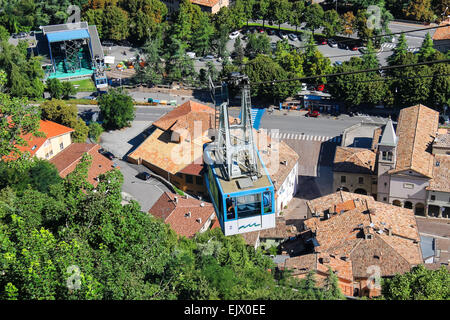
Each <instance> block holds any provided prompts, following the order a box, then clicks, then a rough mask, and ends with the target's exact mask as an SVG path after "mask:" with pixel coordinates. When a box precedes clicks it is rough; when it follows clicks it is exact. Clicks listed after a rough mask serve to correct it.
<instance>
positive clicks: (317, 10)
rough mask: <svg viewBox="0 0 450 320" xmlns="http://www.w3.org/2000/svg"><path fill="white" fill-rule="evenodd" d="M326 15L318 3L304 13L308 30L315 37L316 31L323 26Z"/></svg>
mask: <svg viewBox="0 0 450 320" xmlns="http://www.w3.org/2000/svg"><path fill="white" fill-rule="evenodd" d="M324 14H325V13H324V11H323V9H322V7H321V6H320V5H319V4H317V3H314V4H312V5H310V6H308V7H307V8H306V10H305V13H304V19H305V22H306V28H307V29H308V30H310V31H311V32H312V34H313V35H314V31H315V30H316V29H319V28H320V27H321V26H323V22H324V20H323V19H324Z"/></svg>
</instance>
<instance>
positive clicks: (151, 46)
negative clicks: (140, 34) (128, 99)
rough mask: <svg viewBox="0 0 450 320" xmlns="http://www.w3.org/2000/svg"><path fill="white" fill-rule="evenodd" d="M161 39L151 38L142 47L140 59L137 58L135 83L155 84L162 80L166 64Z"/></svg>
mask: <svg viewBox="0 0 450 320" xmlns="http://www.w3.org/2000/svg"><path fill="white" fill-rule="evenodd" d="M161 55H162V49H161V39H159V38H157V39H149V40H147V42H146V43H145V45H144V46H143V47H141V48H140V52H139V56H138V59H136V64H135V69H136V74H135V76H134V78H133V81H134V82H135V83H139V84H143V83H145V84H147V85H149V86H153V85H156V84H160V83H161V82H162V78H163V73H164V64H163V61H162V60H161Z"/></svg>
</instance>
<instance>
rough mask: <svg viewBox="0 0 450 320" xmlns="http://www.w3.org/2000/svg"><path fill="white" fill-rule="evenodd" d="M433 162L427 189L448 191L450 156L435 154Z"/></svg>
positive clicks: (449, 186)
mask: <svg viewBox="0 0 450 320" xmlns="http://www.w3.org/2000/svg"><path fill="white" fill-rule="evenodd" d="M433 164H434V165H433V179H431V180H430V184H429V186H428V187H427V190H434V191H442V192H450V156H448V155H443V154H442V155H441V154H437V155H435V156H434V163H433Z"/></svg>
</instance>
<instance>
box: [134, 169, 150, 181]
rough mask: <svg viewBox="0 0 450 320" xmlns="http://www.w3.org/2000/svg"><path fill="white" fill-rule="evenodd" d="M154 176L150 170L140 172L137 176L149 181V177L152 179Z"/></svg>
mask: <svg viewBox="0 0 450 320" xmlns="http://www.w3.org/2000/svg"><path fill="white" fill-rule="evenodd" d="M151 177H152V175H151V174H150V173H148V172H144V171H143V172H139V173H138V174H137V176H136V178H139V179H142V180H145V181H147V180H148V179H150V178H151Z"/></svg>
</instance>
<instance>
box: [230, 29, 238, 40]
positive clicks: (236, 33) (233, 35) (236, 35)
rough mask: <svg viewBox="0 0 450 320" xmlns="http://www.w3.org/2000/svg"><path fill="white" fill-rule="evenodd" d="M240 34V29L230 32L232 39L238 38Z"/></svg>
mask: <svg viewBox="0 0 450 320" xmlns="http://www.w3.org/2000/svg"><path fill="white" fill-rule="evenodd" d="M238 36H239V31H234V32H232V33H230V39H236V38H237V37H238Z"/></svg>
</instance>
